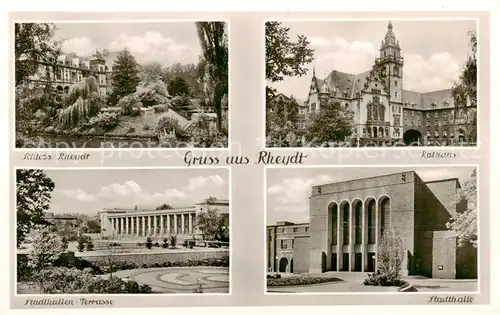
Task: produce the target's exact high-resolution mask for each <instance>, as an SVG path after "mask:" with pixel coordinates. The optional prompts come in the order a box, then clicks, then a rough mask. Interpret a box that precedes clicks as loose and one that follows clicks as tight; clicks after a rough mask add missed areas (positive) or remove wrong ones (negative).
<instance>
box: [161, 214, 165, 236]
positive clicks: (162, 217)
mask: <svg viewBox="0 0 500 315" xmlns="http://www.w3.org/2000/svg"><path fill="white" fill-rule="evenodd" d="M164 219H165V217H164V215H163V214H162V215H160V235H161V236H162V237H163V235H164V234H165V226H164V222H163V220H164Z"/></svg>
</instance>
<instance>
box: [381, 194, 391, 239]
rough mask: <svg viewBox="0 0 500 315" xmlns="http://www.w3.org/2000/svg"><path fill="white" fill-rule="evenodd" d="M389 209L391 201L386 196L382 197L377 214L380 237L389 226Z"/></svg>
mask: <svg viewBox="0 0 500 315" xmlns="http://www.w3.org/2000/svg"><path fill="white" fill-rule="evenodd" d="M390 207H391V200H390V199H389V197H387V196H383V197H381V198H380V199H379V209H380V210H379V212H380V214H379V215H380V224H379V227H380V236H381V237H382V236H383V235H384V232H385V230H386V228H388V227H389V226H390V222H389V221H390V220H389V213H390Z"/></svg>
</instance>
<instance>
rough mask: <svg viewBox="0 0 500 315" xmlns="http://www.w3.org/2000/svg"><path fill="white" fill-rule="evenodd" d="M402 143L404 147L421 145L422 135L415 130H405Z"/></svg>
mask: <svg viewBox="0 0 500 315" xmlns="http://www.w3.org/2000/svg"><path fill="white" fill-rule="evenodd" d="M403 141H404V143H405V144H406V145H419V144H421V143H422V134H421V133H420V131H418V130H415V129H410V130H406V131H405V133H404V134H403Z"/></svg>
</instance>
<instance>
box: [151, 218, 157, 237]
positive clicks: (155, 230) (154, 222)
mask: <svg viewBox="0 0 500 315" xmlns="http://www.w3.org/2000/svg"><path fill="white" fill-rule="evenodd" d="M151 219H152V220H153V235H154V236H156V235H157V230H158V218H157V216H156V215H153V216H152V217H151Z"/></svg>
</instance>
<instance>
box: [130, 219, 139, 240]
mask: <svg viewBox="0 0 500 315" xmlns="http://www.w3.org/2000/svg"><path fill="white" fill-rule="evenodd" d="M131 223H132V226H133V225H135V232H134V231H133V230H132V235H134V236H139V219H138V218H137V216H135V217H132V222H131Z"/></svg>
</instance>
